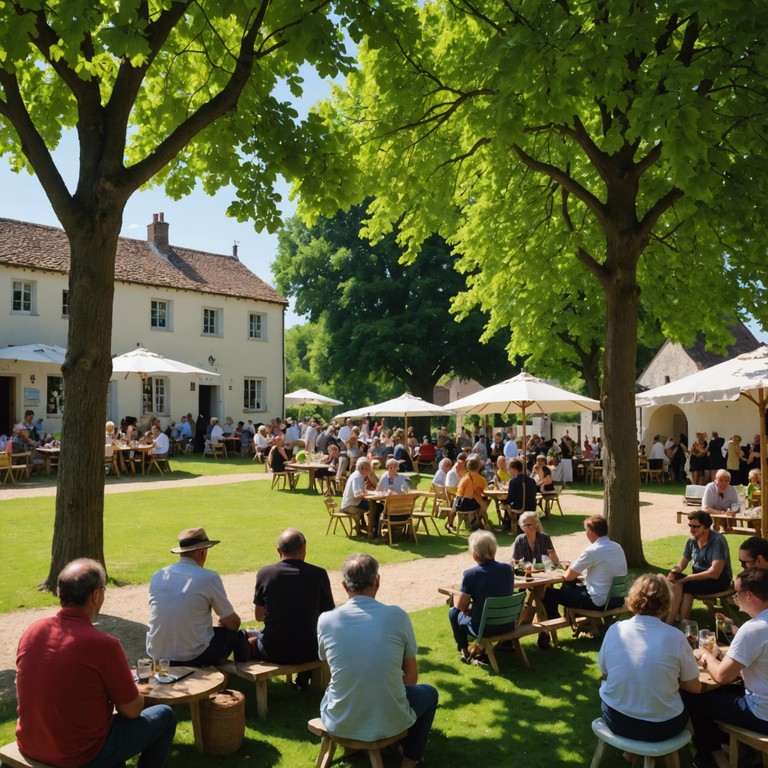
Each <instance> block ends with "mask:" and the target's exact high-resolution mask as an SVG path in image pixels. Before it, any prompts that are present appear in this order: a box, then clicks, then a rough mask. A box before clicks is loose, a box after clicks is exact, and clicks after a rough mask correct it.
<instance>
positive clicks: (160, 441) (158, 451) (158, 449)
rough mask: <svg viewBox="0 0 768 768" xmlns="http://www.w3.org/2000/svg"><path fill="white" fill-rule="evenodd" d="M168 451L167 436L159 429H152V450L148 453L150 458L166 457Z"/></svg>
mask: <svg viewBox="0 0 768 768" xmlns="http://www.w3.org/2000/svg"><path fill="white" fill-rule="evenodd" d="M169 449H170V441H169V440H168V435H166V434H165V433H164V432H161V431H160V427H158V426H154V427H152V448H151V449H150V451H149V453H150V455H151V456H167V455H168V450H169Z"/></svg>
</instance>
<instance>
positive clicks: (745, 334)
mask: <svg viewBox="0 0 768 768" xmlns="http://www.w3.org/2000/svg"><path fill="white" fill-rule="evenodd" d="M728 332H729V333H730V334H731V336H733V338H734V341H733V343H732V344H730V345H729V347H728V351H727V352H726V354H725V355H718V354H716V353H715V352H710V351H709V350H707V349H705V343H706V340H705V339H704V338H703V337H702V336H699V338H698V339H697V340H696V341H695V342H694V343H693V344H691V346H690V347H685V351H686V352H687V353H688V356H689V357H690V358H691V360H693V362H694V363H695V364H696V367H697V368H698V369H699V370H700V371H701V370H704V369H705V368H711V367H712V366H713V365H717V364H718V363H722V362H725V361H726V360H731V359H732V358H734V357H736V356H737V355H743V354H744V353H745V352H752V350H754V349H757V348H758V347H759V346H760V342H759V341H758V340H757V339H756V338H755V337H754V336H753V335H752V331H750V330H749V328H747V326H746V325H744V323H737V324H736V325H729V326H728Z"/></svg>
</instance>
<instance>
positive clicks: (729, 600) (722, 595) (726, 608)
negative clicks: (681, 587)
mask: <svg viewBox="0 0 768 768" xmlns="http://www.w3.org/2000/svg"><path fill="white" fill-rule="evenodd" d="M689 583H690V582H689ZM735 594H736V593H735V591H734V590H733V589H725V590H723V591H722V592H714V593H712V594H711V595H693V599H694V600H700V601H701V602H702V603H704V605H705V607H706V609H707V611H708V612H709V614H710V615H711V616H712V617H714V616H715V614H716V613H724V614H725V615H726V616H729V617H730V618H731V619H732V620H733V621H734V623H735V624H736V626H739V624H740V623H741V619H740V618H739V609H738V606H737V605H736V603H735V601H734V599H733V596H734V595H735Z"/></svg>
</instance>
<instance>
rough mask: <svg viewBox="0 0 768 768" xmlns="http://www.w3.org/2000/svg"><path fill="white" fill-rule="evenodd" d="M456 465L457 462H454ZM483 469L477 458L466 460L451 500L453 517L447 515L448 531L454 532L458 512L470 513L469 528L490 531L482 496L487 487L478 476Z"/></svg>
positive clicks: (486, 508) (472, 457)
mask: <svg viewBox="0 0 768 768" xmlns="http://www.w3.org/2000/svg"><path fill="white" fill-rule="evenodd" d="M456 463H457V464H458V461H457V462H456ZM482 468H483V460H482V459H481V458H480V457H479V456H470V457H469V458H468V459H467V463H466V469H467V472H466V474H465V475H464V477H462V478H461V480H460V481H459V487H458V489H457V490H456V498H455V499H454V500H453V510H452V511H453V515H451V514H450V513H449V515H448V517H449V520H448V526H447V527H448V530H456V529H455V528H454V527H453V521H454V519H455V517H456V514H457V513H458V512H472V513H473V514H472V515H470V516H469V523H470V528H471V529H472V530H473V531H474V530H476V529H477V528H485V529H486V530H487V529H490V527H491V523H490V521H489V520H488V501H487V499H486V498H485V497H484V496H483V491H484V490H485V489H486V488H487V487H488V483H487V482H486V480H485V478H484V477H483V476H482V475H481V474H480V470H481V469H482Z"/></svg>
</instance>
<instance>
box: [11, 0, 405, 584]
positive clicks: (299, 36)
mask: <svg viewBox="0 0 768 768" xmlns="http://www.w3.org/2000/svg"><path fill="white" fill-rule="evenodd" d="M388 7H389V3H387V2H386V0H385V2H378V3H376V6H375V7H370V8H369V7H368V4H366V3H365V2H360V1H359V0H308V2H302V3H296V2H294V1H293V0H227V2H219V1H217V0H212V1H211V2H208V1H207V0H203V2H190V1H189V0H158V2H151V3H150V2H149V0H118V2H106V0H46V1H45V2H44V1H43V0H25V2H17V1H11V2H5V3H1V4H0V63H1V65H2V68H1V69H0V153H2V154H7V155H8V156H9V158H10V162H11V164H12V166H13V167H14V168H15V169H16V170H22V169H27V170H31V171H33V172H34V173H35V174H36V175H37V178H38V179H39V180H40V183H41V184H42V186H43V189H44V190H45V193H46V195H47V196H48V198H49V199H50V201H51V204H52V206H53V209H54V211H55V213H56V216H57V217H58V219H59V221H60V222H61V224H62V225H63V227H64V230H65V231H66V233H67V235H68V237H69V240H70V244H71V270H70V276H69V307H70V313H69V332H68V346H67V357H66V361H65V363H64V366H63V374H64V380H65V386H66V389H67V392H68V394H69V397H68V399H67V408H66V412H65V415H64V422H63V430H62V441H63V443H64V444H65V446H69V447H70V448H72V447H73V446H77V450H65V451H64V452H63V454H62V461H61V467H60V474H59V484H58V491H57V500H56V519H55V525H54V532H53V546H52V558H51V569H50V573H49V575H48V580H47V586H48V587H49V588H51V589H53V588H54V587H55V584H56V578H57V575H58V572H59V570H60V568H61V566H62V565H63V564H64V563H65V562H67V561H68V560H70V559H72V558H73V557H79V556H89V557H94V558H96V559H98V560H101V561H103V559H104V558H103V519H102V517H103V483H104V477H103V475H104V472H103V452H104V447H103V427H102V424H101V423H100V418H99V414H103V413H105V412H106V391H107V383H108V381H109V378H110V373H111V358H110V351H111V350H110V333H111V328H112V298H113V281H114V262H115V251H116V244H117V238H118V234H119V232H120V227H121V221H122V213H123V210H124V206H125V204H126V201H127V200H128V199H129V197H130V196H131V194H132V193H133V192H134V191H135V190H136V189H138V188H139V187H140V186H141V185H143V184H146V183H149V182H151V181H154V182H156V183H164V184H165V185H166V188H167V190H168V192H169V194H171V195H172V196H174V197H175V198H179V197H181V196H183V195H184V194H186V193H187V192H189V191H190V190H191V189H192V188H193V187H194V185H195V184H196V183H197V182H198V181H201V182H202V185H203V187H204V188H205V190H206V191H209V192H212V191H215V190H216V189H218V188H220V187H222V186H224V185H227V184H232V185H233V186H234V188H235V189H236V191H237V195H238V201H237V202H236V203H233V204H232V206H231V208H230V212H231V213H232V214H233V215H235V216H237V217H238V218H239V219H240V220H244V219H245V218H246V217H252V218H253V219H254V221H255V222H256V224H257V225H258V226H267V227H268V228H272V229H273V228H274V227H275V226H276V223H277V220H278V210H277V205H278V202H279V200H278V198H277V197H276V196H275V194H274V192H273V182H274V180H275V178H276V176H277V175H278V174H280V173H284V174H285V175H286V176H287V177H288V178H294V177H295V176H296V174H297V173H300V172H301V171H302V168H303V167H304V165H305V145H307V144H308V143H309V142H310V139H312V137H314V136H315V135H316V134H317V132H318V130H319V123H318V121H317V120H316V119H310V120H308V121H305V122H304V123H298V122H297V119H296V117H297V116H296V112H295V110H294V109H293V108H292V107H291V105H290V104H288V103H281V102H279V101H278V100H277V99H276V98H275V96H273V95H272V94H273V90H274V88H275V86H276V84H277V83H279V82H285V83H287V84H288V86H289V88H290V89H291V91H292V93H293V94H294V95H299V94H300V93H301V90H302V85H301V84H302V80H301V77H300V76H299V70H298V67H299V65H300V64H302V63H304V62H308V63H309V64H311V65H312V66H314V67H315V68H316V70H317V71H318V73H319V74H320V75H321V76H323V77H333V76H335V75H336V74H338V73H339V72H340V71H343V70H344V68H346V67H348V65H349V64H350V61H349V59H348V58H347V56H346V54H345V47H344V46H345V43H344V39H343V37H342V34H341V32H340V28H341V27H345V28H346V30H347V32H348V34H349V35H351V37H352V38H353V39H359V38H360V36H361V35H362V34H364V33H366V32H368V33H373V32H374V30H375V25H376V24H378V19H379V17H380V16H381V15H382V14H385V13H387V12H388V10H387V9H388ZM395 13H396V8H395V9H393V14H395ZM332 14H333V15H332ZM394 18H395V16H394V15H393V20H394ZM72 127H74V128H76V130H77V136H78V140H79V172H78V178H77V180H76V185H75V187H74V190H73V191H71V192H70V190H69V189H68V188H67V185H66V184H65V180H64V179H63V178H62V176H61V174H60V172H59V169H58V168H57V167H56V165H55V163H54V160H53V158H52V155H51V150H52V149H53V148H55V147H56V145H57V144H58V142H59V139H60V137H61V132H62V130H63V129H64V128H72Z"/></svg>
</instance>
